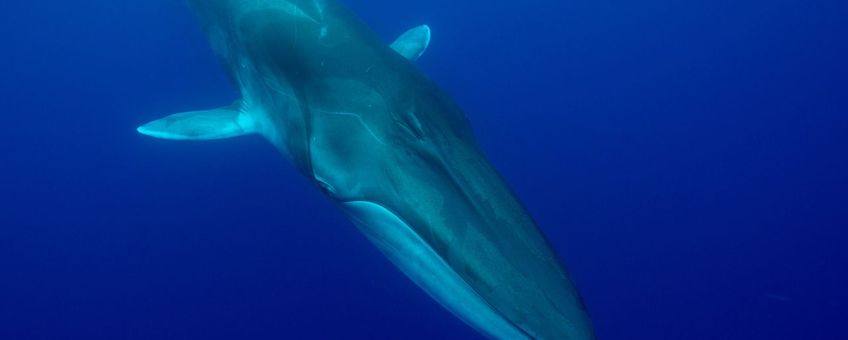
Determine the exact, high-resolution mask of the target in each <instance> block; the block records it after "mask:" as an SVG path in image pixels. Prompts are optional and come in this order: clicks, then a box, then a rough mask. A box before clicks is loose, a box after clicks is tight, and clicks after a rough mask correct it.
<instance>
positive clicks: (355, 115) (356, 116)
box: [317, 110, 387, 145]
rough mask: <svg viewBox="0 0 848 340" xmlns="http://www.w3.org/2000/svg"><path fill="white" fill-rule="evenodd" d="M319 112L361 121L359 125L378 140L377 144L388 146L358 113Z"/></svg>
mask: <svg viewBox="0 0 848 340" xmlns="http://www.w3.org/2000/svg"><path fill="white" fill-rule="evenodd" d="M317 111H318V112H321V113H326V114H329V115H336V116H344V117H354V118H356V120H357V121H359V123H360V124H362V127H364V128H365V131H368V134H370V135H371V137H374V139H376V140H377V142H379V143H380V144H383V145H387V144H386V142H385V141H383V139H381V138H380V137H378V136H377V134H376V133H374V131H373V130H371V127H369V126H368V124H366V123H365V120H363V119H362V116H360V115H359V114H357V113H353V112H335V111H325V110H317Z"/></svg>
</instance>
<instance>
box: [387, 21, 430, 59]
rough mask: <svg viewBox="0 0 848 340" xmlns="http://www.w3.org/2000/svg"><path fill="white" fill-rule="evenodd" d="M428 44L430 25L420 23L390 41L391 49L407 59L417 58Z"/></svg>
mask: <svg viewBox="0 0 848 340" xmlns="http://www.w3.org/2000/svg"><path fill="white" fill-rule="evenodd" d="M429 45H430V27H429V26H427V25H421V26H418V27H415V28H413V29H411V30H409V31H406V33H404V34H402V35H401V36H400V37H399V38H397V40H395V42H393V43H392V49H393V50H395V51H396V52H397V53H399V54H400V55H402V56H404V57H406V59H409V60H413V61H414V60H417V59H418V58H419V57H421V55H422V54H424V51H425V50H427V46H429Z"/></svg>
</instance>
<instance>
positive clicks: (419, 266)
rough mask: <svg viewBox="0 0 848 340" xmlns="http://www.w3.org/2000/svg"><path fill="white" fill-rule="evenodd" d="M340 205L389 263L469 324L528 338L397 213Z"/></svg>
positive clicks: (498, 335) (496, 334)
mask: <svg viewBox="0 0 848 340" xmlns="http://www.w3.org/2000/svg"><path fill="white" fill-rule="evenodd" d="M342 207H343V208H344V209H345V211H346V212H347V213H348V215H349V216H350V217H351V218H352V219H353V222H354V223H355V224H356V225H357V226H358V227H359V229H360V230H362V232H363V233H364V234H365V236H366V237H368V239H370V240H371V242H373V243H374V244H375V245H376V246H377V248H379V249H380V251H381V252H383V254H385V255H386V256H387V257H388V258H389V260H390V261H392V263H394V264H395V265H396V266H397V267H398V268H400V270H401V271H403V272H404V273H405V274H406V275H407V276H408V277H409V278H410V279H412V281H413V282H415V283H416V284H417V285H418V286H419V287H421V288H422V289H424V291H426V292H427V293H428V294H430V296H432V297H433V298H434V299H435V300H436V301H438V302H439V303H440V304H441V305H442V306H444V307H445V308H447V309H448V310H449V311H451V312H452V313H453V314H454V315H456V316H457V317H459V318H460V319H462V320H463V321H465V322H466V323H467V324H468V325H470V326H471V327H474V328H475V329H477V330H478V331H480V332H482V333H483V334H486V335H488V336H489V337H490V338H492V339H515V340H521V339H528V336H527V335H526V334H525V333H524V332H522V331H521V330H519V329H518V328H517V327H516V326H514V325H513V324H512V323H510V322H509V321H508V320H507V319H505V318H504V317H503V316H502V315H501V314H499V313H498V312H497V311H495V310H494V309H493V308H492V307H491V306H490V305H489V304H488V303H487V302H486V301H485V300H484V299H483V298H482V297H480V295H479V294H477V292H475V291H474V289H473V288H471V286H469V285H468V283H466V282H465V280H463V279H462V278H461V277H460V276H459V274H457V273H456V271H454V270H453V268H451V267H450V265H449V264H448V263H447V262H445V260H444V259H443V258H442V257H441V256H439V255H438V254H437V253H436V251H434V250H433V248H431V247H430V245H429V244H427V242H426V241H424V240H423V239H422V238H421V237H420V236H418V234H416V233H415V232H414V231H413V230H412V229H411V228H410V227H409V226H408V225H407V224H406V223H405V222H404V221H403V220H401V219H400V218H399V217H398V216H397V215H395V214H394V213H392V212H391V211H389V210H388V209H386V208H384V207H382V206H381V205H379V204H376V203H372V202H366V201H352V202H345V203H342Z"/></svg>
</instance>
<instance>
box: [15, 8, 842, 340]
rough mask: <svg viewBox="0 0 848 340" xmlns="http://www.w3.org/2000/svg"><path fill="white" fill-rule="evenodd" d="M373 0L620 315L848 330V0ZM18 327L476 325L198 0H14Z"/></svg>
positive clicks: (382, 331) (672, 323) (590, 299)
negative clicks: (167, 132)
mask: <svg viewBox="0 0 848 340" xmlns="http://www.w3.org/2000/svg"><path fill="white" fill-rule="evenodd" d="M348 3H349V4H350V5H351V7H353V8H354V10H355V11H356V12H357V13H359V14H360V15H361V16H362V17H363V18H364V19H365V20H366V21H367V22H368V23H369V24H371V25H372V26H373V27H374V29H376V30H377V31H378V32H379V33H380V34H381V35H382V36H384V37H386V39H387V40H389V39H391V38H393V37H394V36H396V35H398V34H400V33H401V32H403V31H404V30H405V29H407V28H409V27H412V26H414V25H418V24H421V23H428V24H430V25H431V26H432V27H433V30H434V40H433V44H432V45H431V49H430V50H429V51H428V53H427V54H426V55H425V56H424V57H423V58H422V60H421V61H420V65H421V67H422V68H423V69H425V70H426V72H427V73H429V74H430V75H431V76H432V77H433V78H434V79H436V80H437V81H438V82H439V83H440V84H441V85H442V86H443V87H444V88H445V89H446V90H447V91H448V92H449V93H451V94H452V95H453V96H454V98H455V99H456V100H457V101H458V102H459V103H460V104H461V105H462V106H463V107H464V108H465V109H466V111H467V113H468V115H469V117H470V119H471V121H472V123H473V125H474V128H475V130H476V132H477V135H478V137H479V141H480V143H481V144H482V145H483V146H484V148H485V149H486V150H487V152H488V154H489V155H490V157H491V160H492V162H493V163H494V164H495V165H496V166H497V167H498V168H499V169H500V170H501V171H502V173H503V174H504V176H505V177H506V178H507V179H508V180H509V182H510V183H511V184H512V186H513V187H514V189H515V190H516V192H517V193H518V194H519V196H520V197H521V198H522V199H523V201H524V202H525V203H526V205H527V206H528V208H529V210H530V211H531V212H532V213H533V215H534V216H535V217H536V218H537V220H538V221H539V223H540V225H541V226H542V228H543V229H544V230H545V232H546V233H547V234H548V235H549V237H550V238H551V240H552V242H553V243H554V245H555V246H556V247H557V248H558V251H559V252H560V254H561V255H562V256H563V258H564V259H565V260H566V262H567V263H568V264H569V267H570V269H571V271H572V274H573V276H574V277H575V279H576V281H577V283H578V285H579V286H580V288H581V290H582V292H583V294H584V296H585V299H586V301H587V304H588V306H589V309H590V312H591V314H592V316H593V319H594V322H595V325H596V327H597V333H598V335H599V338H601V339H843V338H846V337H848V331H846V330H845V321H846V315H848V311H847V310H848V291H846V289H845V287H846V286H848V252H846V251H845V249H844V248H845V244H846V241H848V230H846V227H848V208H846V202H848V199H846V192H848V190H846V188H848V152H846V146H848V95H847V94H848V91H846V90H848V82H847V81H848V66H846V61H848V27H846V26H848V25H846V20H845V18H846V16H847V15H848V11H846V9H848V5H846V3H845V2H844V1H788V0H773V1H708V0H700V1H672V0H650V1H642V2H632V1H631V2H627V1H613V0H601V1H589V0H574V1H571V0H569V1H559V0H556V1H555V0H546V1H542V0H528V1H480V0H477V1H455V0H430V1H397V0H392V1H390V0H367V1H366V0H350V1H348ZM0 38H2V40H0V107H2V113H0V117H2V124H0V339H274V338H278V339H279V338H293V339H294V338H301V339H303V338H345V339H355V338H361V339H381V338H382V339H399V338H422V339H425V338H438V339H446V338H452V339H466V338H474V337H476V336H477V335H476V334H475V333H474V332H473V331H471V330H470V329H469V328H468V327H466V326H465V325H464V324H462V323H461V322H459V321H457V320H456V319H455V318H453V317H452V316H451V315H450V314H449V313H447V312H445V311H443V310H442V309H441V307H439V306H438V305H437V304H436V303H435V302H433V301H431V300H430V299H429V298H428V297H427V296H426V295H425V294H424V293H422V292H420V291H419V290H418V289H417V288H416V287H415V286H414V285H413V284H411V283H409V282H408V281H407V279H406V278H404V277H403V276H402V275H401V274H400V273H399V272H398V271H396V270H395V269H394V268H393V267H392V266H391V265H390V264H389V263H388V261H386V260H385V259H384V258H383V257H382V256H381V255H380V254H379V253H378V252H377V251H376V250H375V249H374V248H373V247H372V246H371V245H370V244H368V243H367V241H365V239H364V238H363V237H362V236H361V235H359V234H358V232H357V231H356V230H355V229H354V228H353V227H352V226H351V225H350V223H349V222H347V221H346V220H345V219H344V217H343V216H342V215H341V214H340V213H339V212H338V211H336V210H335V209H334V208H333V206H332V205H331V204H330V203H329V202H328V201H327V200H326V199H324V198H323V197H322V196H321V195H320V193H318V191H316V190H314V189H313V188H312V187H310V186H309V185H307V184H306V181H304V180H303V179H302V178H300V176H299V175H298V174H297V173H296V171H295V170H294V168H293V167H292V166H290V165H289V164H288V163H287V161H285V160H284V159H282V158H281V157H279V155H278V154H277V152H276V151H275V150H274V149H273V148H272V147H271V146H270V145H267V143H266V142H264V141H263V140H260V139H259V138H253V137H249V138H240V139H233V140H227V141H216V142H206V143H194V142H185V143H177V142H167V141H159V140H154V139H149V138H144V137H142V136H140V135H138V134H136V132H135V131H134V129H135V127H136V126H137V125H139V124H141V123H144V122H146V121H148V120H151V119H155V118H157V117H159V116H163V115H165V114H169V113H174V112H179V111H185V110H193V109H204V108H211V107H216V106H221V105H225V104H228V103H229V102H230V101H231V100H233V99H235V93H234V91H233V90H232V88H231V87H230V85H229V84H228V82H227V81H226V79H225V76H224V72H223V71H222V70H221V69H220V66H219V65H218V63H217V60H216V59H215V57H214V56H213V55H212V53H211V52H210V49H209V48H208V47H207V44H206V40H205V38H204V37H203V36H202V34H201V33H200V30H199V27H198V25H197V24H196V22H195V20H194V18H193V16H192V14H191V13H190V12H189V10H188V9H187V7H186V6H185V5H184V4H183V3H182V1H166V0H150V1H106V0H99V1H94V0H77V1H64V0H45V1H30V0H3V1H2V2H0Z"/></svg>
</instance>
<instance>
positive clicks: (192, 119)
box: [138, 101, 257, 140]
mask: <svg viewBox="0 0 848 340" xmlns="http://www.w3.org/2000/svg"><path fill="white" fill-rule="evenodd" d="M138 132H139V133H141V134H144V135H148V136H151V137H156V138H162V139H175V140H211V139H224V138H230V137H237V136H242V135H247V134H251V133H256V132H257V124H256V120H255V119H254V117H253V116H252V115H250V114H249V113H247V112H245V111H244V110H242V108H241V101H237V102H235V103H234V104H233V105H230V106H227V107H222V108H218V109H212V110H206V111H191V112H183V113H177V114H173V115H170V116H167V117H165V118H162V119H158V120H154V121H152V122H150V123H147V124H144V125H142V126H141V127H139V128H138Z"/></svg>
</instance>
